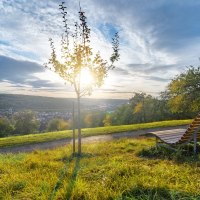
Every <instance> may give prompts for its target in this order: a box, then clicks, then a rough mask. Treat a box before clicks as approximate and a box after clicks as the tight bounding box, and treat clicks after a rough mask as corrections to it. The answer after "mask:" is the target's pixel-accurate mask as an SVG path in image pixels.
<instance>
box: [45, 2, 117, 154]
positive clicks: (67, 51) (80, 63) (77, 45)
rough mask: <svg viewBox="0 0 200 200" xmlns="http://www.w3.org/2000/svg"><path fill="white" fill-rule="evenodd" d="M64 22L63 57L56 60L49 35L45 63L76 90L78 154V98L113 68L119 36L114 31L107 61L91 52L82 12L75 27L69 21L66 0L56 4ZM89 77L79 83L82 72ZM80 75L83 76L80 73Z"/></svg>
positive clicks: (95, 85) (101, 82)
mask: <svg viewBox="0 0 200 200" xmlns="http://www.w3.org/2000/svg"><path fill="white" fill-rule="evenodd" d="M59 9H60V10H61V14H62V17H63V23H64V34H62V39H61V54H62V59H59V58H58V56H57V54H56V50H55V45H54V42H53V40H52V38H50V39H49V41H50V47H51V50H52V53H51V57H50V59H49V62H48V63H46V64H45V66H46V67H47V68H49V69H50V70H52V71H54V72H55V73H57V74H58V75H59V76H60V77H61V78H62V79H63V80H64V81H66V82H69V83H70V84H71V85H72V86H73V87H74V90H75V93H76V97H77V110H78V153H79V154H81V126H80V124H81V117H80V109H81V108H80V99H81V97H83V96H85V95H90V94H91V93H92V91H93V89H94V88H95V87H100V86H101V85H102V84H103V82H104V79H105V77H106V76H107V75H108V71H109V70H111V69H113V68H114V63H115V61H117V60H118V59H119V40H118V39H119V36H118V33H116V34H115V36H114V38H113V40H112V48H113V53H112V55H111V56H110V62H107V61H106V60H105V59H103V58H102V57H101V55H100V53H99V52H98V53H94V52H93V51H92V48H91V45H90V31H91V30H90V28H89V27H88V25H87V18H86V15H85V12H83V11H82V10H81V7H80V10H79V12H78V16H79V20H78V22H74V26H73V27H70V26H69V24H68V18H67V17H68V13H67V11H66V7H65V3H64V2H62V4H61V5H59ZM85 72H87V75H86V76H88V77H87V78H88V79H90V82H89V83H88V84H85V85H84V83H83V82H82V79H81V78H82V77H81V74H84V75H85ZM82 76H83V75H82Z"/></svg>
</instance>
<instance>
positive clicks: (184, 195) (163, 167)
mask: <svg viewBox="0 0 200 200" xmlns="http://www.w3.org/2000/svg"><path fill="white" fill-rule="evenodd" d="M154 146H155V140H154V139H151V138H150V139H145V138H140V139H120V140H115V141H109V142H100V143H93V144H85V145H83V152H84V153H83V155H82V156H81V157H78V156H76V155H74V156H72V155H71V145H67V146H64V147H60V148H57V149H54V150H44V151H37V150H35V151H34V152H32V153H20V154H7V155H0V199H2V200H4V199H5V200H33V199H35V200H47V199H50V200H54V199H55V200H61V199H77V200H78V199H79V200H84V199H85V200H104V199H105V200H110V199H116V200H130V199H138V200H152V199H155V200H156V199H159V200H160V199H163V200H166V199H167V200H168V199H169V200H170V199H172V200H177V199H184V200H189V199H191V200H195V199H196V200H199V199H200V181H199V177H200V159H199V158H197V157H193V156H189V157H188V159H187V157H186V159H185V160H184V159H179V156H178V155H177V153H172V154H171V156H169V157H167V156H162V155H160V153H159V152H157V154H158V155H159V156H157V155H156V153H153V154H151V153H152V152H153V151H157V150H155V148H153V147H154ZM152 149H154V150H152ZM147 152H148V153H147ZM150 154H151V155H150Z"/></svg>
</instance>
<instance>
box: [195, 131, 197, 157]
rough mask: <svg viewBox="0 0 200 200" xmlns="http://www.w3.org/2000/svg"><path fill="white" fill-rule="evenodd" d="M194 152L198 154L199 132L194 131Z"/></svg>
mask: <svg viewBox="0 0 200 200" xmlns="http://www.w3.org/2000/svg"><path fill="white" fill-rule="evenodd" d="M194 154H195V155H196V154H197V133H194Z"/></svg>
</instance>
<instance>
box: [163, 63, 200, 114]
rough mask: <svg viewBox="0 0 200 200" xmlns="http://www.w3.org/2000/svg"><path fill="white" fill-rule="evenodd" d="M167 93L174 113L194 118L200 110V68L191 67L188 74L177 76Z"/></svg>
mask: <svg viewBox="0 0 200 200" xmlns="http://www.w3.org/2000/svg"><path fill="white" fill-rule="evenodd" d="M166 93H167V98H168V105H169V108H170V109H171V111H172V112H173V113H180V114H182V115H183V114H184V115H185V116H186V117H192V116H193V114H194V113H195V112H198V111H199V110H200V103H199V102H200V67H197V68H195V67H193V66H190V67H189V68H188V70H187V71H186V72H183V73H181V74H180V75H178V76H176V77H175V78H174V79H173V80H172V81H171V82H170V83H169V85H168V86H167V91H166ZM186 113H187V114H186Z"/></svg>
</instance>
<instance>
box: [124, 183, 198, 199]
mask: <svg viewBox="0 0 200 200" xmlns="http://www.w3.org/2000/svg"><path fill="white" fill-rule="evenodd" d="M199 198H200V195H195V194H190V193H186V192H180V191H176V190H170V189H168V188H162V187H144V186H143V185H138V186H136V187H135V188H132V189H130V190H127V191H124V192H123V194H122V198H121V199H122V200H130V199H135V200H166V199H167V200H177V199H187V200H190V199H191V200H194V199H199Z"/></svg>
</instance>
